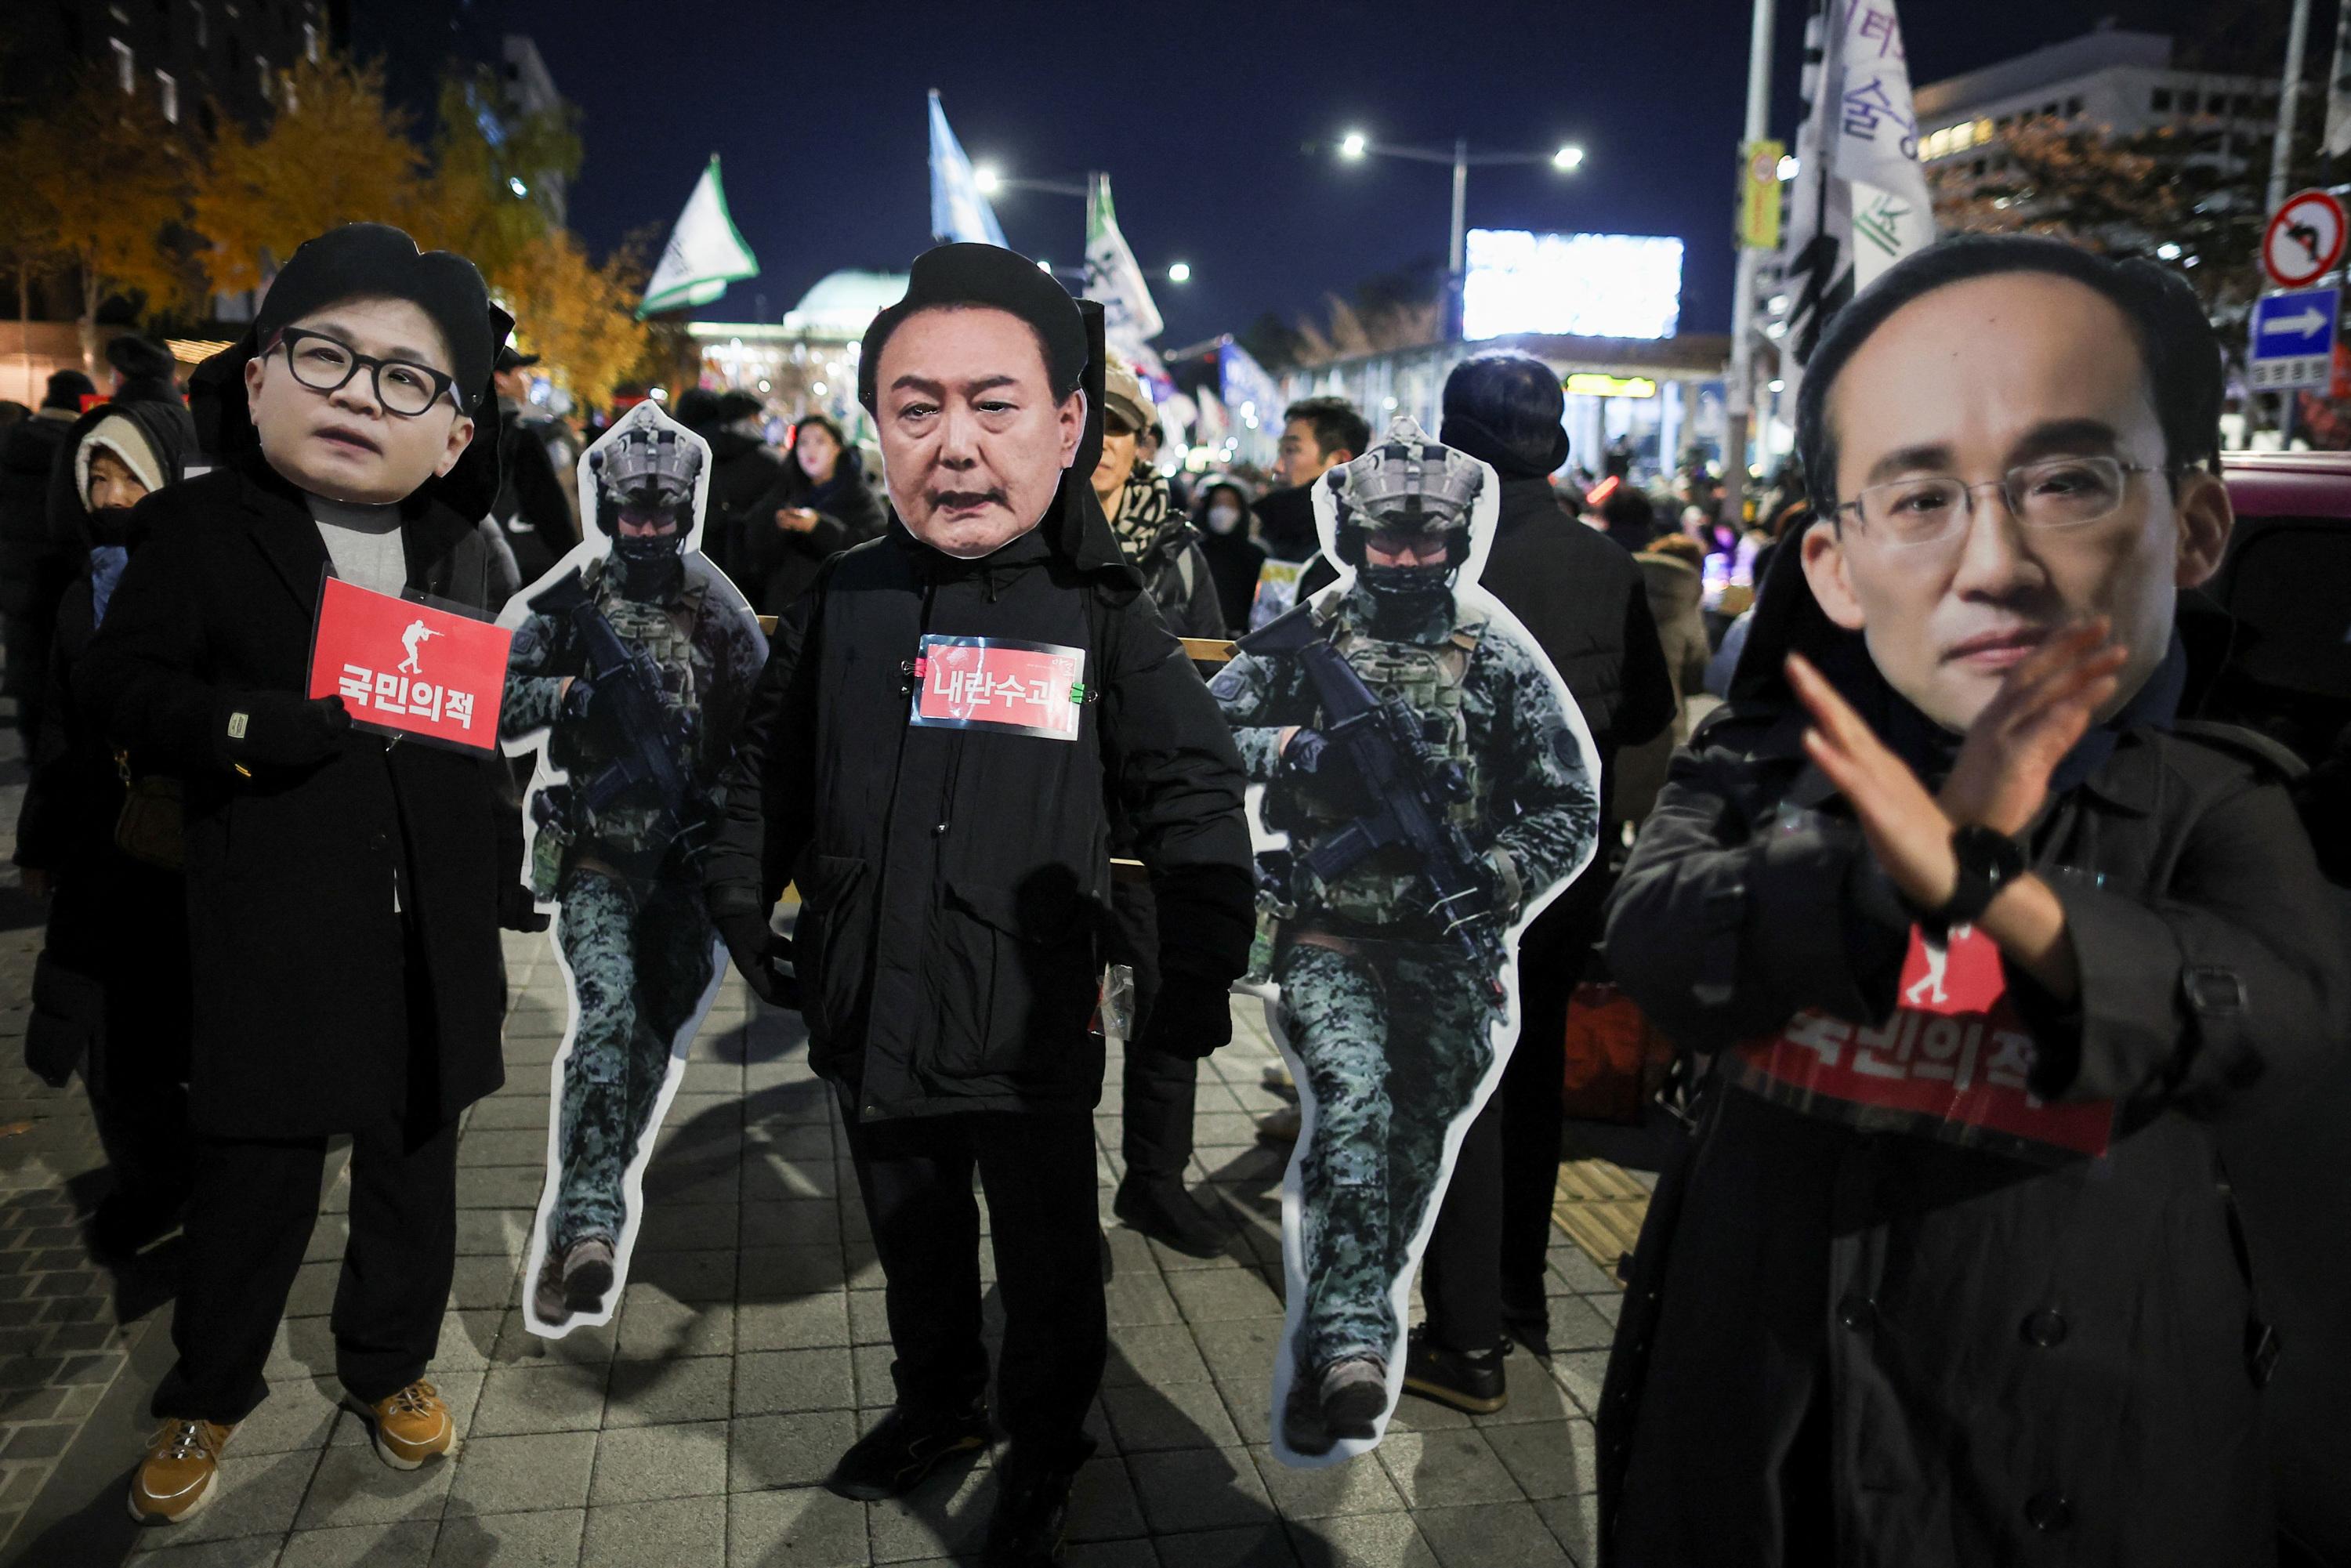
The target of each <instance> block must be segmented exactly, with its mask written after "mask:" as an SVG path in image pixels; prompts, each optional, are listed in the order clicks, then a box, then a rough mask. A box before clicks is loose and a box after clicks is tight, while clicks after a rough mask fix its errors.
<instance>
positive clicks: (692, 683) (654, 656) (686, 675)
mask: <svg viewBox="0 0 2351 1568" xmlns="http://www.w3.org/2000/svg"><path fill="white" fill-rule="evenodd" d="M591 589H592V591H593V592H594V593H595V595H596V608H597V609H599V610H601V611H602V612H604V619H605V620H606V621H608V622H611V627H612V630H613V631H614V632H618V633H619V634H620V638H621V641H622V642H623V643H627V644H628V645H629V646H630V647H632V648H634V649H637V650H639V651H640V652H642V653H643V655H644V659H645V664H647V665H648V666H649V667H650V672H649V673H652V674H656V675H658V676H659V678H660V682H661V705H662V715H663V716H664V718H665V719H667V720H668V722H669V730H670V734H671V736H672V737H676V738H677V740H678V741H679V742H680V743H679V744H677V746H676V755H677V756H678V758H679V759H680V760H681V761H682V762H684V763H685V765H686V767H687V768H688V770H689V771H691V770H692V767H693V764H692V760H691V759H692V758H694V757H695V755H696V754H697V752H698V749H699V746H700V737H699V734H698V731H699V729H700V727H701V719H702V710H701V706H700V705H701V695H702V685H703V679H702V676H703V672H702V670H701V668H700V663H699V661H698V660H697V655H696V651H695V646H694V628H695V625H696V624H697V623H698V622H700V621H701V619H702V604H703V599H704V597H705V589H704V586H703V584H701V583H700V582H697V581H695V580H694V579H693V578H691V577H689V578H688V579H687V580H686V582H685V586H684V591H682V592H681V593H679V595H678V596H677V597H676V598H675V599H674V600H672V601H669V602H667V603H663V604H648V603H646V602H644V601H643V600H637V599H630V598H628V597H626V596H625V595H623V594H622V592H621V589H620V582H619V573H617V572H612V571H606V572H603V573H601V576H600V578H599V580H598V581H596V582H595V583H594V584H592V585H591ZM573 777H574V779H578V778H579V777H580V772H579V770H578V769H577V768H575V769H574V770H573ZM634 793H635V792H634V791H633V790H632V792H631V795H632V796H633V794H634ZM628 799H629V797H623V800H628ZM592 832H593V836H594V837H595V838H597V839H599V840H601V841H603V842H604V843H606V844H608V845H611V847H613V848H616V849H622V850H627V851H632V852H637V853H645V852H653V851H656V850H666V849H667V848H668V841H669V829H668V825H667V824H666V823H665V822H664V821H663V820H662V813H661V809H660V808H659V807H658V806H652V805H633V804H615V805H613V806H611V807H610V808H608V809H607V810H603V811H601V812H600V813H598V815H597V818H596V821H595V825H594V828H593V830H592Z"/></svg>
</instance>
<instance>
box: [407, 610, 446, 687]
mask: <svg viewBox="0 0 2351 1568" xmlns="http://www.w3.org/2000/svg"><path fill="white" fill-rule="evenodd" d="M441 634H442V633H440V632H435V631H434V630H433V629H432V628H431V627H430V626H427V625H426V624H424V622H422V621H412V622H409V623H408V630H407V631H405V632H402V633H401V634H400V645H401V646H402V647H403V648H405V649H407V650H408V657H406V658H405V659H402V661H401V662H400V670H399V672H398V673H399V674H412V673H413V674H420V675H421V674H423V673H424V665H423V663H422V662H421V661H420V660H419V658H418V654H419V653H422V652H423V647H424V641H425V639H426V638H428V637H438V636H440V635H441Z"/></svg>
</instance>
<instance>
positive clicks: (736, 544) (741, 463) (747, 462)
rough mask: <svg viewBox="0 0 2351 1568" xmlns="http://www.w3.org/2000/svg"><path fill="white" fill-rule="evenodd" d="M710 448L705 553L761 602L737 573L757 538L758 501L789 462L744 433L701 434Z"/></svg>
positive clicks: (706, 431) (716, 431)
mask: <svg viewBox="0 0 2351 1568" xmlns="http://www.w3.org/2000/svg"><path fill="white" fill-rule="evenodd" d="M695 434H697V435H699V436H701V437H702V438H703V439H704V440H705V441H707V442H708V443H710V507H709V510H708V512H707V513H706V514H705V517H704V518H703V528H702V550H703V553H704V554H705V555H707V556H708V557H709V558H710V559H713V560H715V561H716V562H717V563H718V564H719V567H720V570H724V571H725V572H726V575H727V576H728V577H729V578H730V579H732V580H734V582H735V585H736V586H737V588H740V589H742V590H743V596H744V597H745V598H746V599H751V600H753V601H755V605H754V607H755V608H757V609H759V610H760V611H761V612H763V613H765V612H767V611H766V607H765V606H764V605H758V604H757V603H756V600H757V598H758V596H757V595H756V594H754V593H753V592H752V591H751V580H750V579H748V578H747V577H746V576H744V575H743V573H742V572H741V571H740V570H738V568H739V567H740V566H741V565H742V552H743V550H744V548H745V546H746V545H747V544H748V543H749V541H750V540H751V538H753V533H754V530H753V523H754V521H755V520H756V519H757V517H759V516H760V515H761V514H760V512H759V498H760V497H762V496H765V495H766V494H767V493H768V491H769V490H772V489H773V488H775V486H776V484H777V481H778V480H779V479H781V478H782V477H783V474H784V470H785V469H787V468H789V467H791V466H793V465H792V464H791V463H790V462H789V460H787V459H786V458H785V457H783V456H782V455H780V454H778V452H777V451H776V449H775V448H774V447H772V446H769V445H768V444H767V443H766V442H765V441H763V440H761V439H760V438H759V437H758V436H756V435H747V434H744V433H743V432H742V431H739V430H728V429H726V428H724V427H720V428H718V429H707V428H705V429H698V430H696V431H695Z"/></svg>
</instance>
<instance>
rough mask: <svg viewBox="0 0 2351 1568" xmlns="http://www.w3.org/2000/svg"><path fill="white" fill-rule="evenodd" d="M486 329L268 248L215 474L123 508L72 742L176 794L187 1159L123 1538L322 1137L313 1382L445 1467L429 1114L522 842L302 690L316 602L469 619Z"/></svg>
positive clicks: (459, 283)
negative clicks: (165, 1310) (146, 1438)
mask: <svg viewBox="0 0 2351 1568" xmlns="http://www.w3.org/2000/svg"><path fill="white" fill-rule="evenodd" d="M511 325H512V323H510V322H509V321H507V319H506V318H505V315H504V313H503V312H501V311H498V310H496V308H494V307H492V305H491V304H490V300H489V293H488V290H487V288H486V287H485V286H484V284H483V282H482V277H481V274H480V273H479V272H478V271H476V270H475V267H474V265H473V264H472V263H471V262H469V261H467V260H465V258H464V257H462V256H454V255H451V254H449V253H448V252H445V251H434V252H432V253H430V254H421V253H420V252H419V251H418V250H417V247H416V245H415V243H414V242H413V240H411V239H410V238H409V236H408V235H405V234H403V233H402V232H401V231H400V230H398V229H395V228H391V227H388V226H385V225H380V224H352V225H345V226H343V227H341V228H337V229H333V230H330V231H329V232H328V233H326V234H324V235H319V236H318V237H317V238H315V239H312V240H310V241H308V242H306V243H305V244H304V245H302V246H300V247H299V248H298V249H297V250H296V251H295V253H294V254H293V256H290V257H289V258H288V259H287V263H286V266H285V267H284V268H283V269H282V270H281V271H280V272H279V273H278V275H277V281H276V282H275V283H274V284H273V285H272V286H271V287H270V290H269V295H268V298H266V300H265V301H264V302H263V305H262V308H261V311H260V313H259V315H258V317H257V318H256V320H255V321H254V323H253V325H252V327H251V328H250V329H248V330H247V332H246V336H245V338H244V339H243V340H241V341H239V342H238V343H237V344H235V346H234V347H232V348H230V349H228V350H224V351H223V352H222V353H221V354H219V355H216V356H214V358H213V359H211V360H209V361H205V363H204V365H202V366H200V367H199V368H198V369H197V371H196V372H195V376H194V378H193V383H192V388H191V391H192V399H191V401H192V403H193V406H194V408H195V411H196V413H197V415H198V420H197V423H198V429H199V433H200V434H202V435H204V438H205V439H204V448H205V450H206V451H207V452H209V453H211V454H214V455H216V456H217V457H218V458H219V460H220V463H221V466H219V467H217V468H215V469H214V470H213V471H212V472H210V473H208V474H205V475H204V476H200V477H198V478H194V479H188V480H184V481H183V482H182V483H180V484H177V485H171V486H165V487H164V488H163V489H162V490H159V491H157V492H156V493H155V494H153V495H152V496H150V497H147V498H146V499H145V500H143V501H141V503H140V504H139V506H138V507H137V508H136V510H135V512H134V514H133V517H131V528H132V530H133V531H134V532H137V531H139V530H141V529H143V530H144V532H145V534H146V536H147V541H146V542H145V543H144V544H143V545H141V547H140V548H139V549H138V550H137V551H136V552H135V553H134V554H133V555H132V557H131V563H130V565H129V566H128V567H126V568H125V569H124V570H123V572H122V576H121V579H120V581H119V582H118V583H117V584H116V585H115V588H114V591H113V592H112V594H111V595H110V597H109V599H108V601H107V607H106V612H105V621H104V623H103V624H102V625H101V626H100V627H99V632H98V634H97V636H96V637H94V638H93V639H92V640H91V642H90V644H89V652H88V653H87V654H85V655H84V657H83V659H82V661H81V665H80V668H79V670H78V673H77V676H76V680H75V683H74V687H75V696H76V698H77V700H78V703H79V704H80V706H81V707H82V709H83V710H84V711H85V712H86V713H87V714H88V716H89V724H90V727H91V728H92V729H93V730H94V731H95V732H96V733H98V734H99V735H100V736H102V737H105V739H106V740H107V741H108V742H109V743H110V744H112V745H114V746H117V747H122V748H124V749H126V750H127V751H129V752H130V753H131V756H132V757H134V758H139V759H140V760H141V764H142V765H143V766H146V767H151V768H162V769H165V770H168V771H169V772H170V773H171V774H172V775H173V776H174V777H176V778H177V779H179V781H180V784H181V789H182V794H183V806H184V812H185V817H184V821H185V837H184V846H185V847H184V859H185V866H186V876H187V884H188V896H187V904H186V908H187V913H188V929H189V934H190V941H191V947H190V955H189V956H190V963H191V966H192V970H193V976H194V987H193V1009H194V1026H193V1034H192V1038H191V1041H190V1061H189V1079H188V1114H189V1121H190V1124H191V1126H192V1127H193V1131H194V1134H195V1140H196V1141H195V1149H194V1153H193V1155H192V1157H191V1158H190V1159H189V1160H188V1162H187V1168H186V1169H185V1170H183V1172H182V1173H181V1180H182V1181H183V1183H184V1184H185V1186H186V1187H187V1194H188V1197H187V1202H188V1209H187V1221H186V1234H185V1239H184V1243H183V1253H184V1257H185V1266H184V1268H183V1274H182V1279H181V1285H180V1295H179V1301H178V1303H177V1306H176V1308H175V1310H174V1312H173V1315H172V1344H173V1347H174V1349H175V1350H176V1351H177V1353H178V1360H177V1364H175V1365H174V1366H173V1367H172V1371H171V1372H170V1374H169V1375H167V1376H166V1377H165V1378H164V1380H163V1382H162V1385H161V1386H159V1387H158V1388H157V1389H156V1391H155V1395H154V1399H153V1403H152V1414H153V1415H154V1416H155V1417H156V1418H157V1420H158V1422H159V1423H160V1425H159V1426H158V1427H157V1428H156V1431H155V1435H154V1437H153V1438H152V1440H151V1442H150V1444H149V1447H148V1450H147V1455H146V1458H144V1459H143V1460H142V1461H141V1464H140V1466H139V1468H138V1470H137V1472H136V1474H135V1475H134V1476H133V1477H132V1479H131V1495H130V1499H129V1507H130V1511H131V1514H132V1515H133V1517H135V1518H137V1519H139V1520H141V1521H150V1522H156V1523H170V1522H172V1521H180V1520H184V1519H186V1518H188V1517H189V1516H191V1515H192V1514H193V1513H195V1512H197V1511H201V1510H203V1509H205V1508H208V1507H210V1506H212V1504H213V1503H214V1500H216V1499H217V1498H218V1496H219V1495H220V1489H219V1485H218V1482H219V1479H220V1469H219V1461H220V1457H221V1453H222V1450H223V1449H224V1448H225V1447H226V1446H227V1445H228V1444H229V1442H230V1441H231V1439H232V1437H233V1436H234V1434H235V1428H236V1427H237V1425H238V1423H240V1422H242V1421H243V1420H244V1419H245V1418H246V1416H247V1415H249V1414H250V1413H251V1412H252V1411H253V1410H254V1409H255V1408H256V1406H259V1405H260V1403H261V1402H262V1400H263V1399H264V1398H266V1396H267V1393H268V1385H267V1383H266V1381H265V1379H264V1377H263V1371H264V1368H265V1367H266V1364H267V1363H268V1361H269V1357H270V1350H271V1345H272V1343H273V1342H274V1341H275V1338H276V1334H277V1325H278V1322H279V1319H280V1318H281V1317H282V1316H283V1314H284V1312H285V1306H286V1300H287V1291H289V1290H290V1289H291V1288H292V1286H293V1283H294V1280H295V1276H296V1274H297V1273H298V1270H300V1269H301V1266H302V1260H303V1258H304V1255H305V1253H306V1251H307V1250H308V1242H309V1238H310V1232H311V1228H312V1226H313V1224H314V1223H315V1220H316V1218H317V1215H318V1211H319V1192H320V1189H321V1184H322V1179H323V1177H324V1175H325V1171H326V1165H327V1155H328V1147H329V1139H331V1138H334V1137H337V1136H348V1137H349V1138H350V1151H351V1152H350V1241H349V1243H348V1245H347V1246H346V1249H345V1251H344V1258H343V1272H342V1283H341V1286H340V1289H339V1291H337V1295H336V1301H335V1312H334V1318H333V1331H334V1338H335V1365H336V1372H337V1374H338V1375H339V1377H340V1380H341V1382H342V1385H343V1388H344V1391H345V1393H346V1395H347V1396H349V1399H350V1403H351V1404H352V1406H354V1407H355V1408H356V1409H357V1411H358V1412H359V1413H360V1416H361V1417H362V1419H364V1420H365V1422H366V1423H367V1426H368V1428H369V1433H370V1436H371V1438H372V1440H373V1444H374V1448H375V1451H376V1453H377V1455H378V1457H379V1458H381V1459H382V1460H383V1462H384V1463H385V1464H386V1465H388V1466H390V1467H392V1468H393V1469H401V1470H411V1469H415V1468H417V1467H418V1466H419V1465H421V1464H423V1463H424V1462H425V1461H427V1460H429V1459H433V1458H439V1457H443V1456H445V1455H447V1454H449V1453H450V1452H452V1451H453V1450H454V1449H455V1447H456V1426H455V1421H454V1420H453V1419H452V1417H451V1416H450V1412H449V1409H448V1406H446V1404H445V1403H444V1401H443V1400H442V1398H441V1396H440V1395H439V1394H438V1392H437V1391H436V1390H435V1389H434V1385H433V1384H432V1383H431V1382H430V1381H429V1380H428V1379H427V1378H426V1375H425V1374H426V1372H427V1369H428V1366H429V1364H430V1363H431V1361H432V1359H433V1358H434V1354H436V1349H437V1346H438V1343H439V1341H440V1336H441V1328H442V1318H443V1313H444V1309H445V1308H446V1306H447V1303H448V1297H449V1287H450V1281H451V1279H452V1277H453V1275H454V1272H455V1266H456V1227H457V1216H456V1165H457V1160H456V1150H457V1119H458V1115H459V1113H461V1112H462V1111H464V1109H465V1107H466V1106H468V1105H470V1104H471V1103H473V1102H475V1100H477V1099H479V1098H481V1097H482V1096H483V1095H485V1094H487V1093H490V1092H493V1091H494V1090H496V1088H497V1087H498V1085H499V1084H500V1083H501V1082H503V1081H504V1077H505V1069H504V1062H503V1060H502V1053H501V1051H500V1042H499V1034H500V1029H501V1026H502V1024H503V1022H504V1016H505V1011H506V976H505V965H504V958H503V955H502V953H501V951H500V944H499V937H498V930H499V926H500V924H501V922H502V919H503V920H504V921H506V922H507V923H510V924H513V925H516V926H517V928H522V927H525V926H528V925H530V924H533V923H534V922H535V921H536V918H537V917H536V916H535V915H533V914H532V912H531V911H530V909H529V902H528V895H527V894H525V891H524V889H523V888H522V886H521V882H520V869H521V858H522V831H521V829H522V824H521V821H520V819H519V818H518V817H517V814H516V812H515V810H514V809H513V807H512V805H511V804H510V802H509V801H508V800H507V775H506V768H505V766H504V762H503V759H501V758H497V757H496V756H495V755H493V754H485V753H482V752H475V751H460V750H456V749H452V748H447V747H435V746H428V745H421V744H396V743H394V742H393V741H391V740H389V739H387V738H386V737H383V736H381V735H379V734H375V733H362V732H360V731H357V730H355V729H354V728H353V727H352V723H351V717H350V714H349V713H348V712H346V711H345V709H344V707H343V704H342V699H341V698H340V696H329V697H320V698H312V697H310V696H308V695H306V693H307V688H308V674H309V664H310V654H311V648H312V645H313V637H314V634H315V630H316V624H317V620H318V615H319V600H320V593H321V586H320V585H321V583H322V582H323V581H324V580H325V579H326V577H327V576H328V575H329V573H332V574H333V575H335V576H337V577H340V578H341V579H343V580H346V581H348V582H350V583H354V584H356V585H358V586H360V587H362V588H366V589H369V590H371V591H378V592H381V593H385V594H394V595H396V594H401V593H402V592H403V591H405V592H410V593H414V594H417V595H421V596H429V597H431V598H434V599H439V600H442V601H447V602H451V603H455V604H458V605H462V606H465V607H466V608H468V609H470V610H473V611H475V612H477V613H480V614H483V615H485V616H486V614H487V611H488V600H489V597H490V592H491V568H490V557H489V552H488V549H487V548H486V544H485V543H484V540H483V538H482V536H481V533H480V531H479V530H478V528H477V527H476V524H477V523H478V521H479V519H480V518H481V517H483V515H484V514H485V513H486V512H487V511H488V510H489V507H490V504H491V500H492V498H493V497H494V496H495V495H496V489H497V404H496V401H495V399H494V398H493V397H492V396H491V388H490V374H491V361H492V357H493V355H494V354H495V352H496V348H497V345H498V344H499V343H500V342H501V341H503V340H505V337H506V334H507V330H508V329H509V328H510V327H511ZM207 425H209V426H210V428H209V429H207V428H206V426H207ZM508 890H510V891H508Z"/></svg>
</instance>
